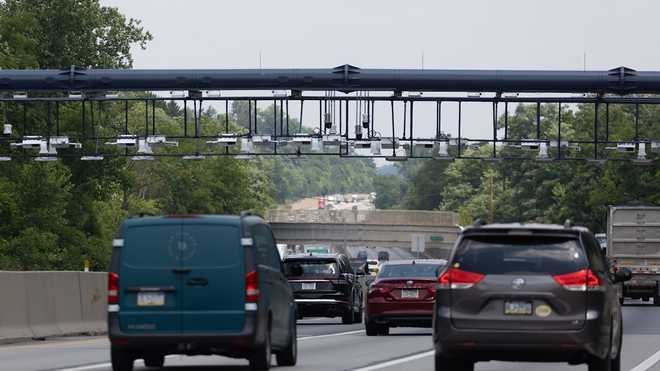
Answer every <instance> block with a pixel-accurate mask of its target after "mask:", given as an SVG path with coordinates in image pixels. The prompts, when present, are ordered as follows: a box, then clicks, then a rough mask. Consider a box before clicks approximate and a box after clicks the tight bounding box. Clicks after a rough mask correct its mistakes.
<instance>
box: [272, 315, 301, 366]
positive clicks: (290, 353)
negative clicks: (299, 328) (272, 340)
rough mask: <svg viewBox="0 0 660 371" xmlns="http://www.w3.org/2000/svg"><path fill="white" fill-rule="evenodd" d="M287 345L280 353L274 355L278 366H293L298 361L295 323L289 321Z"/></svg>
mask: <svg viewBox="0 0 660 371" xmlns="http://www.w3.org/2000/svg"><path fill="white" fill-rule="evenodd" d="M289 333H290V336H289V344H288V345H287V346H286V348H284V349H283V350H282V351H281V352H278V353H276V354H275V357H276V358H277V365H278V366H295V365H296V362H297V361H298V335H297V332H296V321H293V320H292V321H291V329H290V332H289Z"/></svg>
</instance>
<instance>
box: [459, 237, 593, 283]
mask: <svg viewBox="0 0 660 371" xmlns="http://www.w3.org/2000/svg"><path fill="white" fill-rule="evenodd" d="M587 266H588V264H587V259H586V257H585V254H584V251H583V249H582V248H581V246H580V244H579V242H578V240H577V239H574V238H564V237H545V236H544V237H535V236H484V237H481V236H479V237H476V236H475V237H468V238H465V239H464V240H463V241H462V243H461V244H460V246H459V247H458V249H457V251H456V254H455V255H454V260H453V261H452V267H454V268H459V269H461V270H464V271H468V272H476V273H481V274H549V275H558V274H565V273H572V272H577V271H580V270H582V269H585V268H586V267H587Z"/></svg>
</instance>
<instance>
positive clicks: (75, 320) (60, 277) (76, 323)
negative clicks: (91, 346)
mask: <svg viewBox="0 0 660 371" xmlns="http://www.w3.org/2000/svg"><path fill="white" fill-rule="evenodd" d="M49 276H50V282H52V283H53V285H52V290H51V293H52V294H53V300H54V303H55V324H56V325H57V327H58V328H59V329H60V331H61V332H62V333H63V334H83V333H87V332H89V331H88V330H87V327H86V326H85V323H84V322H83V315H82V301H81V297H80V274H79V272H52V273H49Z"/></svg>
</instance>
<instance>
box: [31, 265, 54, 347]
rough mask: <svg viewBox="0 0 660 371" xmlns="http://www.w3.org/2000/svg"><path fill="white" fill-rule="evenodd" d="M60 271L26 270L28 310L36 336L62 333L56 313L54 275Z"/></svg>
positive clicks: (41, 336) (42, 336)
mask: <svg viewBox="0 0 660 371" xmlns="http://www.w3.org/2000/svg"><path fill="white" fill-rule="evenodd" d="M56 274H59V272H25V273H24V275H25V276H24V277H25V290H26V293H27V308H26V310H27V312H28V319H29V323H30V329H31V330H32V333H33V334H34V337H36V338H44V337H48V336H56V335H62V331H61V330H60V329H59V328H58V327H57V317H56V315H55V292H54V291H55V290H57V288H56V287H55V283H54V282H53V277H54V275H56Z"/></svg>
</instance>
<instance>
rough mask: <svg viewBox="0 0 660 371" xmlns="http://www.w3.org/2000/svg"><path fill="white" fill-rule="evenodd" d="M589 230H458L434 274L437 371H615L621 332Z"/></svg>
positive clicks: (610, 285)
mask: <svg viewBox="0 0 660 371" xmlns="http://www.w3.org/2000/svg"><path fill="white" fill-rule="evenodd" d="M628 279H630V271H628V270H620V271H618V272H617V273H616V274H610V273H609V271H608V268H607V263H606V260H605V257H604V256H603V255H602V253H601V249H600V247H599V245H598V242H597V241H596V239H595V238H594V236H593V234H591V232H589V230H588V229H586V228H582V227H573V226H571V225H570V224H566V226H561V225H546V224H498V225H495V224H493V225H484V226H474V227H469V228H467V229H465V230H464V231H463V232H461V235H460V237H459V239H458V240H457V242H456V245H455V246H454V250H453V252H452V255H451V258H450V259H449V264H448V268H447V269H446V270H445V271H444V272H442V273H441V275H440V276H439V277H438V286H437V295H436V303H435V309H434V318H433V321H434V324H433V329H434V330H433V341H434V345H435V352H436V358H435V369H436V370H437V371H441V370H451V371H462V370H473V369H474V364H475V362H479V361H490V360H501V361H529V362H540V361H541V362H568V363H570V364H581V363H587V364H588V365H589V370H590V371H610V370H619V369H620V364H621V340H622V334H623V326H622V316H621V307H620V305H619V301H618V298H617V292H616V289H615V284H616V283H618V282H622V281H625V280H628Z"/></svg>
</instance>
